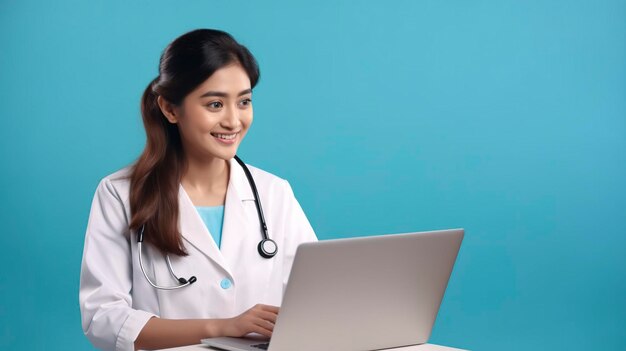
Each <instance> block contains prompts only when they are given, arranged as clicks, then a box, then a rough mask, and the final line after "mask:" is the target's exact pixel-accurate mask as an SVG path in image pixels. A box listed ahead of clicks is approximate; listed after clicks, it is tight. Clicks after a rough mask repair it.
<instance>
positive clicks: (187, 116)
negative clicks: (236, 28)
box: [166, 64, 252, 160]
mask: <svg viewBox="0 0 626 351" xmlns="http://www.w3.org/2000/svg"><path fill="white" fill-rule="evenodd" d="M172 112H173V113H172V114H171V115H169V114H166V116H167V118H168V119H169V120H170V122H172V123H176V124H178V129H179V131H180V135H181V138H182V143H183V148H184V150H185V153H187V154H188V155H189V156H192V157H195V158H200V159H202V158H220V159H223V160H230V159H231V158H233V157H234V156H235V154H236V153H237V148H238V147H239V144H240V143H241V140H243V137H244V136H245V135H246V132H247V131H248V129H249V128H250V125H251V124H252V90H251V87H250V79H249V78H248V75H247V74H246V72H245V71H244V69H243V68H242V67H241V66H240V65H238V64H232V65H228V66H225V67H223V68H221V69H219V70H217V71H215V73H213V75H211V76H210V77H209V78H208V79H207V80H205V81H204V82H203V83H202V84H200V86H198V87H197V88H196V89H195V90H193V91H192V92H191V93H189V94H188V95H187V96H186V97H185V99H184V100H183V102H182V104H181V105H180V106H176V107H174V108H173V111H172Z"/></svg>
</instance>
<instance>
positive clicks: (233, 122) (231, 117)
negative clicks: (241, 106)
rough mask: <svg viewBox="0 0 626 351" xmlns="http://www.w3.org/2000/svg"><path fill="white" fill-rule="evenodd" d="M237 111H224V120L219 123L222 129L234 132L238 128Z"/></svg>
mask: <svg viewBox="0 0 626 351" xmlns="http://www.w3.org/2000/svg"><path fill="white" fill-rule="evenodd" d="M239 113H240V112H239V111H238V109H237V108H236V107H231V108H227V109H225V110H224V118H222V120H221V121H220V124H221V126H222V127H223V128H226V129H230V130H236V129H238V128H239V125H240V121H239Z"/></svg>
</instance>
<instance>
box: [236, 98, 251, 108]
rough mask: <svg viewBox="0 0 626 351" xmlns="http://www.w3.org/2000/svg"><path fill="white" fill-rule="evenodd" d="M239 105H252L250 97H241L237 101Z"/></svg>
mask: <svg viewBox="0 0 626 351" xmlns="http://www.w3.org/2000/svg"><path fill="white" fill-rule="evenodd" d="M239 105H241V106H243V107H246V106H250V105H252V99H250V98H246V99H243V100H241V101H240V102H239Z"/></svg>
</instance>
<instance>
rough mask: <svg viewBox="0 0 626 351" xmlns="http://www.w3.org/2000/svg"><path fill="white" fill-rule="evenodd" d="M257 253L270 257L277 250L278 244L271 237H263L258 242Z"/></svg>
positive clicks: (274, 254)
mask: <svg viewBox="0 0 626 351" xmlns="http://www.w3.org/2000/svg"><path fill="white" fill-rule="evenodd" d="M258 249H259V255H261V257H263V258H272V257H274V256H276V252H278V245H276V242H275V241H274V240H272V239H263V240H261V241H260V242H259V246H258Z"/></svg>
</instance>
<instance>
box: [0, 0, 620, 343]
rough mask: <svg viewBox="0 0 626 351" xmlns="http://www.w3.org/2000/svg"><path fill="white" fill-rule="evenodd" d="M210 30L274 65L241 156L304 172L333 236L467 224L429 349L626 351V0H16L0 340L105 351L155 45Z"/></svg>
mask: <svg viewBox="0 0 626 351" xmlns="http://www.w3.org/2000/svg"><path fill="white" fill-rule="evenodd" d="M200 27H209V28H219V29H223V30H226V31H229V32H231V33H232V34H233V35H234V36H235V37H236V38H237V39H238V40H240V41H241V42H242V43H244V44H245V45H247V46H248V47H249V48H250V49H251V51H252V52H253V53H254V54H255V56H256V57H257V59H258V61H259V63H260V66H261V72H262V74H261V81H260V84H259V85H258V86H257V89H255V92H254V104H255V122H254V125H253V127H252V129H251V131H250V133H249V134H248V136H247V138H246V140H245V141H244V144H243V145H242V147H241V149H240V152H239V154H240V155H241V156H242V158H244V159H245V160H246V161H247V162H249V163H251V164H253V165H256V166H259V167H261V168H264V169H266V170H268V171H270V172H273V173H275V174H277V175H280V176H282V177H284V178H287V179H288V180H289V181H290V182H291V184H292V186H293V188H294V191H295V193H296V195H297V197H298V199H299V201H300V203H301V205H302V207H303V208H304V210H305V212H306V213H307V215H308V217H309V219H310V221H311V223H312V225H313V227H314V228H315V230H316V232H317V234H318V236H319V237H320V238H321V239H330V238H337V237H350V236H362V235H372V234H384V233H393V232H406V231H414V230H431V229H444V228H451V227H464V228H465V229H466V237H465V241H464V243H463V246H462V248H461V252H460V255H459V258H458V261H457V263H456V266H455V269H454V272H453V275H452V278H451V280H450V283H449V286H448V290H447V292H446V296H445V298H444V301H443V304H442V306H441V310H440V313H439V316H438V319H437V322H436V324H435V328H434V331H433V335H432V338H431V342H433V343H439V344H444V345H450V346H456V347H463V348H468V349H473V350H530V349H533V350H535V349H537V350H540V349H546V350H555V349H558V350H562V349H567V350H587V349H602V350H624V349H626V336H625V331H626V255H625V253H626V2H625V1H610V0H607V1H597V0H595V1H593V0H567V1H544V0H536V1H506V0H504V1H495V0H494V1H461V0H458V1H445V0H433V1H319V0H318V1H221V2H217V1H208V0H204V1H191V0H190V1H182V2H181V1H17V0H3V1H1V2H0V79H1V80H0V99H1V104H0V116H2V119H1V125H0V145H1V154H0V155H1V162H2V172H0V189H1V192H0V196H1V205H2V208H1V211H0V223H1V228H2V229H1V235H0V245H1V248H2V254H0V267H1V268H0V270H1V279H0V295H1V296H0V297H1V302H0V349H2V350H37V349H49V350H90V349H92V347H91V346H90V344H89V342H88V341H87V339H86V338H85V337H84V336H83V334H82V331H81V326H80V313H79V308H78V279H79V271H80V261H81V255H82V245H83V236H84V230H85V227H86V224H87V216H88V213H89V208H90V203H91V199H92V196H93V193H94V190H95V187H96V185H97V184H98V181H99V180H100V179H101V178H102V177H103V176H105V175H107V174H109V173H111V172H113V171H115V170H117V169H119V168H121V167H123V166H125V165H127V164H129V163H131V162H132V161H133V160H134V159H135V158H136V157H137V156H138V154H139V153H140V152H141V150H142V148H143V144H144V140H145V137H144V132H143V127H142V125H141V120H140V116H139V98H140V95H141V93H142V91H143V89H144V88H145V87H146V85H147V84H148V82H149V81H150V80H151V79H153V78H154V77H155V76H156V74H157V64H158V58H159V55H160V53H161V51H162V50H163V48H164V47H165V46H166V45H167V43H168V42H169V41H171V40H172V39H174V38H175V37H176V36H178V35H180V34H182V33H184V32H186V31H188V30H191V29H195V28H200ZM250 235H257V233H250ZM381 284H384V282H381ZM391 327H392V326H390V328H391Z"/></svg>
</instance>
